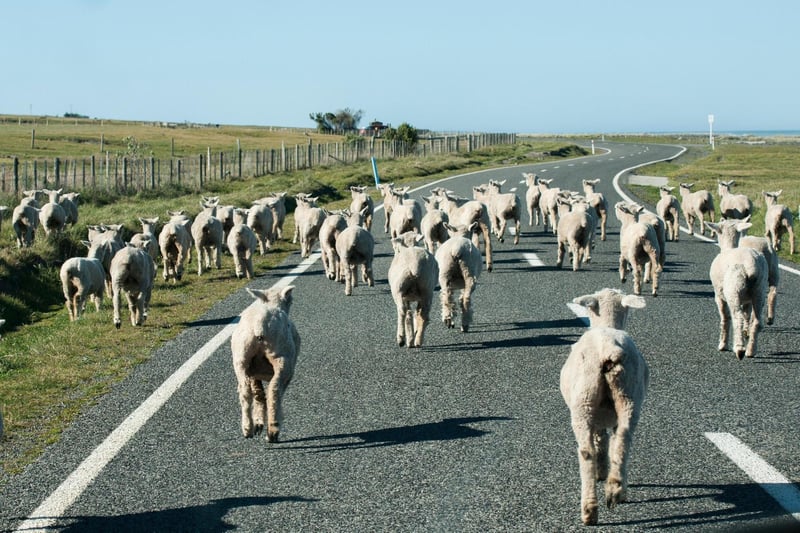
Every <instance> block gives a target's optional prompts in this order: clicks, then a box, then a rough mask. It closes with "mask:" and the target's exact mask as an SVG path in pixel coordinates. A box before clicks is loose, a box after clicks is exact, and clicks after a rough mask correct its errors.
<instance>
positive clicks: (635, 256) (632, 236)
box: [614, 202, 662, 296]
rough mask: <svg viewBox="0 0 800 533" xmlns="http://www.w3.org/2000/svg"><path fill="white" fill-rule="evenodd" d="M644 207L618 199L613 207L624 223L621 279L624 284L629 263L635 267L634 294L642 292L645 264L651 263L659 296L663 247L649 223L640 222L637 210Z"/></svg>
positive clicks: (621, 231)
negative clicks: (661, 247)
mask: <svg viewBox="0 0 800 533" xmlns="http://www.w3.org/2000/svg"><path fill="white" fill-rule="evenodd" d="M641 210H642V207H641V206H637V205H633V206H628V205H627V204H625V202H618V203H617V204H616V205H615V206H614V211H615V213H616V215H617V219H618V220H619V221H620V223H621V224H622V228H621V229H620V239H619V247H620V250H619V279H620V281H621V282H622V283H625V281H626V277H627V271H628V266H630V267H631V269H632V270H633V293H634V294H635V295H637V296H638V295H640V294H641V293H642V279H643V277H644V276H643V274H644V268H645V263H647V262H648V261H649V262H650V265H652V266H651V267H650V268H651V273H652V278H653V280H652V283H653V292H652V294H653V296H658V281H659V274H660V273H661V270H662V266H661V263H660V256H661V250H660V248H659V246H658V236H657V235H656V230H655V229H654V228H653V226H651V225H650V224H647V223H645V222H638V221H637V218H638V213H639V212H640V211H641Z"/></svg>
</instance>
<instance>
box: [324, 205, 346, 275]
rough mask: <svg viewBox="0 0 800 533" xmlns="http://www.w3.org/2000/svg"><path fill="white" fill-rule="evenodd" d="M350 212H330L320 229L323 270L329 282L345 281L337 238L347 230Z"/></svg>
mask: <svg viewBox="0 0 800 533" xmlns="http://www.w3.org/2000/svg"><path fill="white" fill-rule="evenodd" d="M349 214H350V212H349V211H341V210H340V211H329V212H327V213H326V215H325V220H323V221H322V226H320V228H319V244H320V248H321V249H322V269H323V271H324V272H323V273H324V274H325V276H326V277H327V278H328V279H329V280H336V281H339V280H342V281H343V280H344V278H343V273H342V272H340V271H339V256H338V255H337V253H336V238H337V237H338V236H339V234H340V233H341V232H343V231H344V230H345V229H346V228H347V217H348V216H349Z"/></svg>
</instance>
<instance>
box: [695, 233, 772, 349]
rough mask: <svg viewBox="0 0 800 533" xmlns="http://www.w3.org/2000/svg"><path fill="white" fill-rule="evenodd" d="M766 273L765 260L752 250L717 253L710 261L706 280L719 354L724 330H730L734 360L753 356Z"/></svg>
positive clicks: (725, 335)
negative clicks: (711, 291) (715, 319)
mask: <svg viewBox="0 0 800 533" xmlns="http://www.w3.org/2000/svg"><path fill="white" fill-rule="evenodd" d="M767 273H768V266H767V260H766V259H765V258H764V255H763V254H761V253H759V252H757V251H755V250H753V249H752V248H741V247H739V248H730V249H727V250H720V253H719V254H718V255H717V257H715V258H714V260H713V261H712V262H711V268H710V269H709V277H710V278H711V284H712V285H713V286H714V300H715V302H716V304H717V311H718V312H719V347H718V349H719V351H721V352H722V351H726V350H727V349H728V333H729V331H728V330H729V329H732V330H733V351H734V353H735V354H736V357H737V358H738V359H739V360H741V359H742V358H743V357H745V356H746V357H754V356H755V352H756V342H757V337H758V330H759V328H760V327H761V319H762V313H763V307H764V301H765V300H766V298H767ZM745 336H747V345H746V346H745Z"/></svg>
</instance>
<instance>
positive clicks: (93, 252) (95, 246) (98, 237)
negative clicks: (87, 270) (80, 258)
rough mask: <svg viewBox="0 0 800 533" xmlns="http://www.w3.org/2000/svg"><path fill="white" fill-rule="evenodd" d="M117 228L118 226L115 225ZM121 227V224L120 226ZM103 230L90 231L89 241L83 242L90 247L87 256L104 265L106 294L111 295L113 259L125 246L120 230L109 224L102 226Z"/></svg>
mask: <svg viewBox="0 0 800 533" xmlns="http://www.w3.org/2000/svg"><path fill="white" fill-rule="evenodd" d="M113 227H114V228H117V227H118V226H113ZM119 227H121V226H119ZM101 228H102V229H103V231H95V232H94V233H90V237H89V238H90V240H89V241H82V242H83V244H84V245H85V246H86V247H87V248H89V252H88V253H87V254H86V257H88V258H90V259H97V260H98V261H100V264H101V265H103V272H104V273H105V278H106V294H107V295H108V296H109V297H111V296H112V294H113V292H112V285H111V261H112V259H114V256H115V255H116V253H117V252H118V251H119V250H121V249H122V248H123V246H124V243H123V242H122V239H121V238H120V235H119V230H116V229H107V228H108V226H101Z"/></svg>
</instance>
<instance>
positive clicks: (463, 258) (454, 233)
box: [435, 222, 481, 333]
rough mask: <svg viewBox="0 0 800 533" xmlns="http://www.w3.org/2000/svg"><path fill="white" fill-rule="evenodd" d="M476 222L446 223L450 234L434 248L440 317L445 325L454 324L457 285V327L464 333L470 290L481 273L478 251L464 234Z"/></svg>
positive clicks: (469, 317) (468, 317) (469, 320)
mask: <svg viewBox="0 0 800 533" xmlns="http://www.w3.org/2000/svg"><path fill="white" fill-rule="evenodd" d="M476 225H477V222H473V223H472V224H470V225H469V226H464V225H458V226H452V225H450V224H447V230H448V232H449V233H450V238H449V239H447V241H445V242H444V243H443V244H442V245H441V246H440V247H439V249H438V250H436V256H435V257H436V263H437V264H438V265H439V286H440V287H441V293H440V298H441V302H442V321H443V322H444V324H445V326H447V327H448V328H453V327H454V326H455V322H454V318H455V315H456V310H455V306H456V304H455V298H456V295H455V291H456V290H457V289H461V299H460V303H461V306H460V307H461V331H462V332H464V333H466V332H467V331H469V326H470V324H471V323H472V293H473V292H474V291H475V286H476V283H477V281H478V277H479V276H480V273H481V253H480V251H479V250H478V248H477V247H476V246H475V244H474V243H473V242H472V241H471V240H470V239H468V238H467V237H468V236H469V235H471V234H472V233H473V232H474V231H475V229H476Z"/></svg>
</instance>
